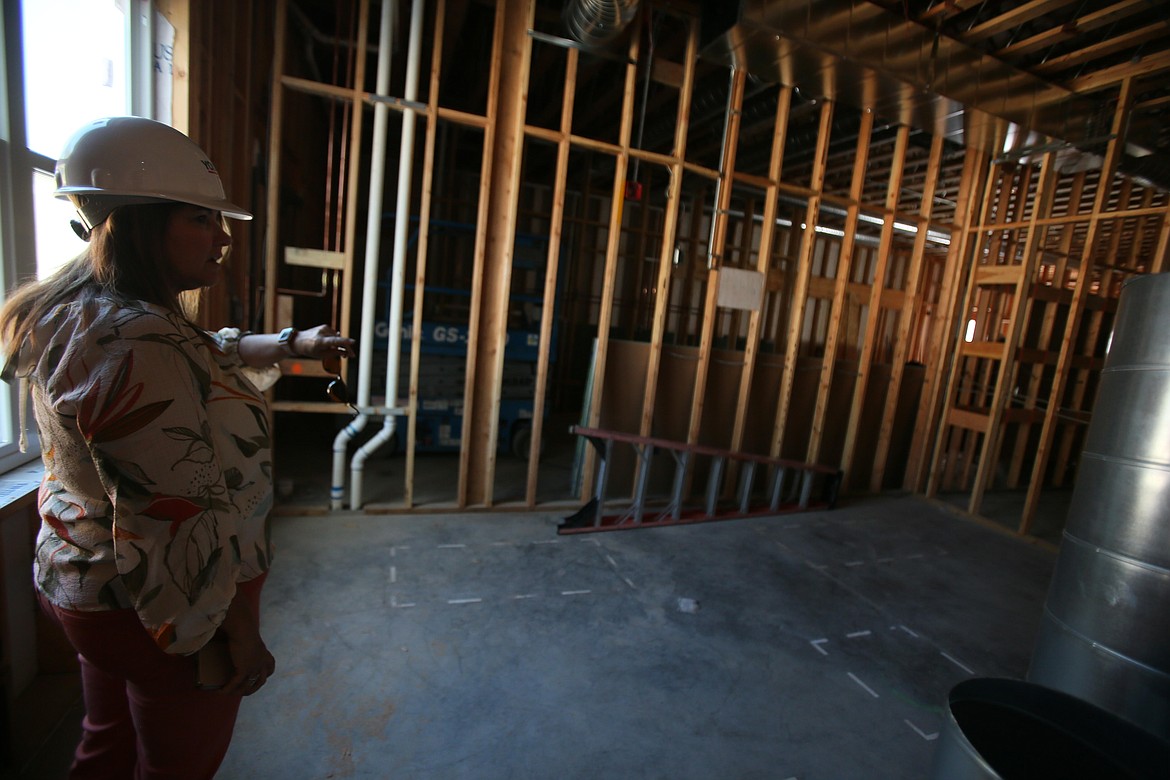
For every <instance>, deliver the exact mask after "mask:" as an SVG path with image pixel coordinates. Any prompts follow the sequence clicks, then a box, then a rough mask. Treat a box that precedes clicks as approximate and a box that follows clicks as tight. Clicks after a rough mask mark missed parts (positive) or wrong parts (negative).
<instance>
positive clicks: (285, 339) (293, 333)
mask: <svg viewBox="0 0 1170 780" xmlns="http://www.w3.org/2000/svg"><path fill="white" fill-rule="evenodd" d="M296 338H297V329H296V328H285V329H284V330H282V331H281V332H280V335H279V336H277V337H276V343H277V344H279V345H280V347H281V349H283V350H284V351H285V352H287V353H288V355H289V357H299V356H298V355H297V353H296V352H294V351H293V342H295V341H296Z"/></svg>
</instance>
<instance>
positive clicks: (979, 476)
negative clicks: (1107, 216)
mask: <svg viewBox="0 0 1170 780" xmlns="http://www.w3.org/2000/svg"><path fill="white" fill-rule="evenodd" d="M1055 158H1056V154H1055V153H1054V152H1049V153H1048V154H1046V155H1044V160H1043V162H1042V163H1041V165H1040V182H1039V186H1038V188H1037V189H1038V192H1037V200H1036V203H1035V204H1034V206H1033V209H1034V211H1033V216H1034V217H1036V218H1038V216H1039V215H1041V214H1047V213H1048V211H1049V209H1051V207H1052V195H1053V192H1054V190H1055V185H1056V159H1055ZM1026 191H1027V190H1026V189H1024V188H1021V192H1026ZM1021 200H1023V198H1021ZM1044 233H1045V229H1044V228H1036V227H1033V228H1032V229H1030V230H1029V231H1028V236H1027V239H1026V240H1025V244H1024V249H1023V262H1022V264H1021V268H1020V271H1019V278H1018V280H1017V282H1016V285H1015V293H1014V295H1013V297H1012V310H1011V311H1010V313H1009V314H1008V315H1007V316H1008V317H1009V318H1010V319H1009V323H1008V332H1007V334H1006V335H1005V336H1004V341H1005V344H1006V346H1005V349H1004V351H1003V357H1002V358H1001V359H1000V364H999V372H998V381H997V382H996V383H995V390H994V393H993V395H992V398H991V406H990V410H989V414H988V417H987V422H986V428H985V429H984V441H983V449H982V453H981V455H980V458H979V469H978V471H977V472H976V474H975V486H974V490H972V492H971V500H970V503H969V504H968V511H969V512H971V513H972V514H978V513H979V510H980V507H981V506H982V503H983V494H984V492H985V491H986V489H987V487H988V486H989V485H990V483H991V475H992V471H993V469H994V468H995V462H996V459H997V455H998V454H999V441H1000V438H1001V436H1002V433H1003V431H1002V430H1001V426H1002V423H1003V418H1004V410H1005V408H1006V406H1007V403H1008V399H1009V397H1010V395H1011V390H1012V379H1013V378H1014V375H1015V371H1014V368H1015V359H1016V350H1017V348H1018V346H1019V340H1020V336H1021V334H1022V330H1023V326H1022V322H1023V319H1024V311H1025V308H1026V306H1027V302H1028V300H1029V296H1028V294H1027V293H1028V290H1029V288H1030V287H1031V284H1032V277H1033V276H1034V275H1035V272H1036V266H1037V265H1038V264H1039V257H1040V247H1041V246H1042V245H1043V236H1044Z"/></svg>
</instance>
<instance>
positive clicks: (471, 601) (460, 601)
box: [447, 599, 483, 604]
mask: <svg viewBox="0 0 1170 780" xmlns="http://www.w3.org/2000/svg"><path fill="white" fill-rule="evenodd" d="M481 601H483V599H447V603H448V604H478V603H479V602H481Z"/></svg>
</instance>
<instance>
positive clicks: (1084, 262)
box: [1019, 78, 1133, 534]
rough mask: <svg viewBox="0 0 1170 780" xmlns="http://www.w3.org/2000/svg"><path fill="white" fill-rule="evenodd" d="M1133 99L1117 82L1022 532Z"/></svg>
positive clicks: (1043, 463) (1036, 496) (1037, 487)
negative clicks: (1110, 131) (1118, 89)
mask: <svg viewBox="0 0 1170 780" xmlns="http://www.w3.org/2000/svg"><path fill="white" fill-rule="evenodd" d="M1132 103H1133V82H1132V80H1131V79H1128V78H1127V79H1126V80H1125V81H1124V82H1123V83H1122V86H1121V92H1120V95H1119V97H1118V101H1117V110H1116V112H1115V114H1114V118H1113V136H1112V138H1111V140H1110V141H1109V145H1108V147H1107V149H1106V152H1105V160H1104V162H1103V164H1102V167H1101V176H1100V178H1099V179H1098V181H1097V192H1096V197H1095V199H1094V202H1093V212H1092V214H1090V215H1089V225H1088V235H1086V237H1085V242H1084V248H1083V250H1082V252H1083V254H1082V256H1081V262H1080V268H1079V271H1078V273H1077V284H1076V288H1075V289H1074V290H1073V298H1072V306H1071V308H1070V311H1069V314H1068V324H1067V325H1066V326H1065V331H1064V336H1063V338H1062V339H1061V342H1060V356H1059V357H1058V358H1057V362H1056V376H1055V378H1054V379H1053V382H1052V391H1051V392H1050V393H1049V396H1048V406H1047V413H1046V414H1045V417H1044V425H1043V427H1042V428H1041V432H1040V444H1039V446H1038V448H1037V450H1036V460H1035V464H1034V466H1033V467H1032V480H1031V482H1030V484H1029V486H1028V495H1027V497H1026V498H1025V499H1024V509H1023V513H1022V514H1021V517H1020V524H1019V532H1020V533H1021V534H1025V533H1027V532H1028V531H1029V529H1030V528H1031V525H1032V522H1033V520H1034V519H1035V516H1036V510H1037V509H1038V507H1039V501H1040V493H1041V491H1042V489H1043V482H1044V474H1045V471H1046V469H1047V466H1048V457H1049V450H1050V448H1051V447H1052V442H1053V437H1054V436H1055V432H1056V424H1057V413H1058V411H1059V407H1060V401H1061V398H1062V397H1063V395H1064V388H1065V383H1066V382H1067V380H1068V374H1069V368H1070V366H1071V364H1072V360H1073V350H1074V348H1075V344H1076V336H1077V331H1078V329H1079V327H1080V322H1081V317H1082V316H1083V314H1084V311H1085V304H1086V301H1087V300H1088V297H1089V293H1090V288H1091V287H1092V273H1093V264H1094V258H1093V249H1094V246H1095V244H1096V241H1097V236H1098V233H1099V231H1100V229H1101V215H1102V213H1103V212H1104V211H1105V209H1106V208H1107V206H1108V204H1109V190H1110V186H1111V183H1112V180H1113V175H1114V173H1115V172H1116V170H1117V164H1118V161H1119V160H1120V158H1121V153H1122V148H1123V147H1122V140H1121V139H1124V138H1125V124H1126V121H1127V120H1128V116H1129V107H1130V105H1131V104H1132Z"/></svg>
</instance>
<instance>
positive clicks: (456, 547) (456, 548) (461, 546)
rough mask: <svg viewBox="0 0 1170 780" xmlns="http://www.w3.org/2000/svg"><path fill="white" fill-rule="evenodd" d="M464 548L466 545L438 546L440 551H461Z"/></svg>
mask: <svg viewBox="0 0 1170 780" xmlns="http://www.w3.org/2000/svg"><path fill="white" fill-rule="evenodd" d="M466 546H467V545H466V544H440V545H438V547H439V549H440V550H458V549H462V548H464V547H466Z"/></svg>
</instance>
